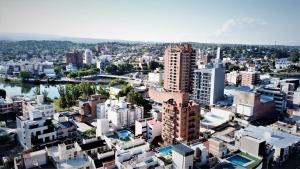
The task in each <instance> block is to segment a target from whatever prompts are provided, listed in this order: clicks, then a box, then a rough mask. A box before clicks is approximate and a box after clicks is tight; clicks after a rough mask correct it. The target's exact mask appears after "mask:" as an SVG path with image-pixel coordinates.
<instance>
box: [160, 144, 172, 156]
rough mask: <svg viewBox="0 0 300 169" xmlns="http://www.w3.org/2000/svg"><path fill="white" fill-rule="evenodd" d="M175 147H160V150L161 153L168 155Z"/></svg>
mask: <svg viewBox="0 0 300 169" xmlns="http://www.w3.org/2000/svg"><path fill="white" fill-rule="evenodd" d="M172 149H173V147H172V146H167V147H163V148H160V149H159V150H158V152H159V153H161V154H163V155H168V154H171V152H172Z"/></svg>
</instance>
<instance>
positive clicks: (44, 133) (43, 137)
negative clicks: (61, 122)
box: [16, 110, 57, 149]
mask: <svg viewBox="0 0 300 169" xmlns="http://www.w3.org/2000/svg"><path fill="white" fill-rule="evenodd" d="M16 123H17V135H18V140H19V142H20V144H21V145H22V146H23V147H24V148H25V149H30V148H32V147H33V146H34V145H38V144H42V143H45V142H49V141H52V140H55V139H56V137H57V133H56V131H55V128H54V125H53V124H52V120H51V117H45V116H44V112H43V111H39V110H35V111H32V112H30V113H29V117H28V118H26V117H24V116H18V117H17V118H16Z"/></svg>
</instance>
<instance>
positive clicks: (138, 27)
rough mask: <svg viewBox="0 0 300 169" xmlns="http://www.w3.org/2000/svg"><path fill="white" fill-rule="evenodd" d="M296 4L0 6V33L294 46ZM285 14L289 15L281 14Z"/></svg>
mask: <svg viewBox="0 0 300 169" xmlns="http://www.w3.org/2000/svg"><path fill="white" fill-rule="evenodd" d="M299 10H300V1H297V0H289V1H279V0H275V1H272V2H271V1H267V0H266V1H258V0H253V1H249V0H246V1H238V0H230V1H200V2H199V1H193V0H190V1H185V2H180V1H172V3H171V1H168V0H163V1H156V2H152V1H135V0H130V1H129V0H128V1H92V0H91V1H88V3H87V2H86V1H84V2H83V1H69V0H64V1H57V2H55V1H36V0H29V1H14V0H12V1H7V0H1V1H0V25H1V27H0V32H10V33H28V34H47V35H60V36H64V37H80V38H93V39H120V40H131V41H154V42H184V41H190V42H201V43H232V44H235V43H239V44H269V45H273V44H274V43H275V42H276V43H277V44H278V45H298V46H299V45H300V17H299V15H298V14H297V11H299ZM286 11H289V12H286Z"/></svg>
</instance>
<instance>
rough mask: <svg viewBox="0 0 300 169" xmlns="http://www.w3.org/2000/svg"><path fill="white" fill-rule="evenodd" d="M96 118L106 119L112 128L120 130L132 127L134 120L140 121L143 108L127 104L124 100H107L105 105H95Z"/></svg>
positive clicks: (142, 115)
mask: <svg viewBox="0 0 300 169" xmlns="http://www.w3.org/2000/svg"><path fill="white" fill-rule="evenodd" d="M97 117H98V118H99V119H108V120H109V121H110V122H111V125H112V127H113V128H115V129H120V128H122V127H129V126H132V125H134V124H135V121H136V120H140V119H142V118H143V117H144V108H143V107H142V106H137V105H131V104H129V103H127V102H126V101H125V98H119V100H117V99H115V100H107V101H106V102H105V103H100V104H98V105H97Z"/></svg>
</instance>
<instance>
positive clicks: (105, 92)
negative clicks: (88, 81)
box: [97, 86, 109, 99]
mask: <svg viewBox="0 0 300 169" xmlns="http://www.w3.org/2000/svg"><path fill="white" fill-rule="evenodd" d="M97 93H98V94H100V95H101V96H102V97H104V98H105V99H108V98H109V92H107V91H106V90H105V89H103V88H102V87H101V86H100V87H99V89H98V90H97Z"/></svg>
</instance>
